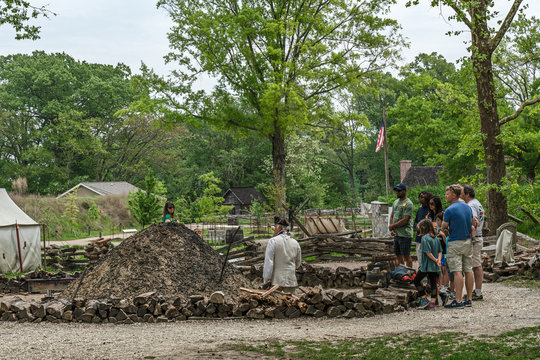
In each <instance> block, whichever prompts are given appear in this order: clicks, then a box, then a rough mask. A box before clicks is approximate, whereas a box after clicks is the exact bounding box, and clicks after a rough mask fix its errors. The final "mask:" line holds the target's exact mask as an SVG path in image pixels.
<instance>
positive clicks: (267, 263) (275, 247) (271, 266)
mask: <svg viewBox="0 0 540 360" xmlns="http://www.w3.org/2000/svg"><path fill="white" fill-rule="evenodd" d="M274 226H275V228H274V237H273V238H271V239H270V240H269V241H268V245H266V252H265V256H264V267H263V281H264V284H265V287H268V285H279V286H280V289H281V290H283V291H285V292H290V293H294V292H295V290H296V287H297V286H298V282H297V281H296V269H297V268H298V267H299V266H300V264H301V263H302V251H301V249H300V244H298V242H297V241H296V240H294V239H293V238H292V237H291V236H290V233H289V222H288V221H287V220H286V219H279V220H278V221H277V222H276V224H275V225H274Z"/></svg>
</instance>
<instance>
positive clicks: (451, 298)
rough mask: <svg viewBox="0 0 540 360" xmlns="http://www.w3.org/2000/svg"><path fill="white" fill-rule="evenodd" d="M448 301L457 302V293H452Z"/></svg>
mask: <svg viewBox="0 0 540 360" xmlns="http://www.w3.org/2000/svg"><path fill="white" fill-rule="evenodd" d="M448 299H449V300H455V299H456V293H455V292H451V293H450V295H448Z"/></svg>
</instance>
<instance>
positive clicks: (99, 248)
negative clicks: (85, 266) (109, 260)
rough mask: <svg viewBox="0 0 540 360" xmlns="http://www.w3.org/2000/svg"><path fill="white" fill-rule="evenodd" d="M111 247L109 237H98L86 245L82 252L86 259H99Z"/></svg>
mask: <svg viewBox="0 0 540 360" xmlns="http://www.w3.org/2000/svg"><path fill="white" fill-rule="evenodd" d="M111 249H112V245H111V240H110V239H99V240H96V241H93V242H91V243H89V244H88V245H86V248H85V249H84V253H85V256H86V258H87V259H88V260H99V259H101V258H102V257H103V256H105V254H107V253H108V252H109V250H111Z"/></svg>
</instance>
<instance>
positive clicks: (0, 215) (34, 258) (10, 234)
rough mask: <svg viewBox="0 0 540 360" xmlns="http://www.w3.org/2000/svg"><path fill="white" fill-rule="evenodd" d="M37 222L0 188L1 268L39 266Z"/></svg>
mask: <svg viewBox="0 0 540 360" xmlns="http://www.w3.org/2000/svg"><path fill="white" fill-rule="evenodd" d="M40 233H41V231H40V226H39V224H38V223H37V222H35V221H34V220H32V219H31V218H30V216H28V215H26V214H25V213H24V211H22V210H21V209H20V208H19V207H18V206H17V204H15V203H14V202H13V200H11V198H10V197H9V195H8V193H7V191H6V189H0V271H1V272H5V273H12V272H21V266H22V272H26V271H32V270H35V269H39V268H40V266H41V243H40Z"/></svg>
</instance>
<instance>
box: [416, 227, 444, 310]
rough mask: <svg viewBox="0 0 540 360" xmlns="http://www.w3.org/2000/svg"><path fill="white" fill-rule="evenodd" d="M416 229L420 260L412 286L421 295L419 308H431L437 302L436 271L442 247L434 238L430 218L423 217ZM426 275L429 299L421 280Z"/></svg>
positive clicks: (438, 266)
mask: <svg viewBox="0 0 540 360" xmlns="http://www.w3.org/2000/svg"><path fill="white" fill-rule="evenodd" d="M417 231H418V233H419V234H420V235H421V236H422V260H421V261H420V267H419V268H418V274H416V277H415V278H414V286H416V289H417V290H418V292H419V294H420V295H421V298H420V306H419V309H433V308H435V303H436V302H437V271H438V269H439V268H440V267H441V257H442V248H441V243H440V242H439V239H437V238H436V234H435V229H434V228H433V224H432V222H431V220H429V219H424V220H422V221H420V222H419V223H418V225H417ZM426 276H427V278H428V283H429V286H430V287H431V301H429V299H428V298H427V297H426V290H425V288H424V286H423V285H422V280H423V279H424V278H425V277H426Z"/></svg>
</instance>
